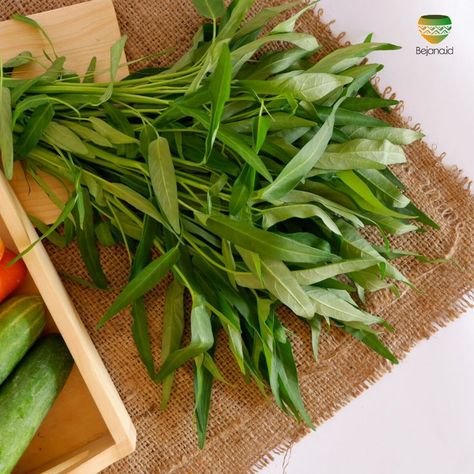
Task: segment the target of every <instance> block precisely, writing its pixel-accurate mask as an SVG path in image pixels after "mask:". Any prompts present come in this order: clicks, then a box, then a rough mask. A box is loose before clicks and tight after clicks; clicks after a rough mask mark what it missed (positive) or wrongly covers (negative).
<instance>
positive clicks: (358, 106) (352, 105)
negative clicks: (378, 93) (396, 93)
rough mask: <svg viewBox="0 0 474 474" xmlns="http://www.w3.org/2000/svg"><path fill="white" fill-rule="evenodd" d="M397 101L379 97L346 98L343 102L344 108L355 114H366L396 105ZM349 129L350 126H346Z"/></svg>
mask: <svg viewBox="0 0 474 474" xmlns="http://www.w3.org/2000/svg"><path fill="white" fill-rule="evenodd" d="M397 104H398V100H393V99H382V98H380V97H348V98H347V99H346V101H345V102H344V108H345V109H347V110H353V111H355V112H367V111H368V110H373V109H385V108H387V107H390V106H392V105H397ZM347 126H348V127H350V126H351V125H347ZM387 128H388V127H387ZM352 138H374V137H366V136H363V137H352Z"/></svg>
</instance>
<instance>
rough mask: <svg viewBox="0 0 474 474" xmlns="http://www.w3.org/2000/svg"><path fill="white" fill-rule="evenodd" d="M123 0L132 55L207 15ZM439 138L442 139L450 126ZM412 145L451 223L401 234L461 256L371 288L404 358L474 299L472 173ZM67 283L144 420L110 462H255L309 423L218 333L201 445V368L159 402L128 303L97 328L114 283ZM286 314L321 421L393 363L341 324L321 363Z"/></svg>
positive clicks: (180, 38) (155, 300)
mask: <svg viewBox="0 0 474 474" xmlns="http://www.w3.org/2000/svg"><path fill="white" fill-rule="evenodd" d="M73 3H78V0H60V1H55V0H31V1H26V0H24V1H21V0H16V1H15V0H3V1H2V2H1V6H0V18H1V19H6V18H7V17H9V16H10V15H11V14H12V13H13V12H15V11H21V12H24V13H33V12H37V11H41V10H46V9H50V8H53V7H59V6H63V5H70V4H73ZM264 3H266V4H268V3H271V2H259V6H260V5H262V4H264ZM273 3H282V2H281V1H277V2H273ZM115 6H116V9H117V13H118V18H119V21H120V24H121V28H122V31H123V32H124V33H127V34H128V35H129V38H130V40H129V43H128V49H127V54H128V57H129V58H130V59H133V58H137V57H141V56H144V55H146V54H149V53H152V52H154V51H158V50H163V49H165V48H168V47H177V51H176V53H174V54H173V55H172V58H171V59H175V58H176V57H178V56H179V55H180V54H181V53H182V52H183V51H184V50H185V49H186V48H187V46H188V45H189V43H190V38H191V36H192V34H193V33H194V31H195V30H196V29H197V27H198V25H199V22H200V20H199V18H198V17H197V15H196V13H195V12H194V9H193V8H192V5H191V1H190V0H143V1H140V0H115ZM321 13H322V12H321V11H319V13H318V15H317V16H316V17H315V16H314V15H313V14H311V13H308V14H307V15H306V16H305V17H304V18H303V21H302V24H301V28H302V29H304V30H306V31H310V32H312V33H314V34H315V35H316V36H317V37H318V39H319V41H320V42H321V43H322V44H323V45H324V50H325V51H328V50H330V49H331V48H335V47H336V46H337V45H338V44H340V40H341V38H342V37H341V35H340V36H339V37H338V38H336V37H334V36H333V35H332V34H331V32H330V30H329V28H328V27H327V25H325V24H324V23H323V22H322V21H321V19H320V16H321ZM394 80H396V78H394ZM386 93H390V91H386ZM384 118H385V119H387V120H388V121H389V122H391V123H392V124H393V125H394V126H403V125H406V122H405V120H404V119H403V118H402V117H401V116H400V115H399V114H398V113H392V114H390V116H385V117H384ZM439 139H440V141H441V142H442V137H439ZM407 152H408V159H409V162H408V164H407V165H403V166H398V167H396V168H395V171H396V173H397V174H398V175H399V176H400V177H401V179H402V180H403V181H404V182H405V183H406V184H407V185H408V187H409V195H410V197H411V198H412V199H413V200H414V201H415V202H416V203H417V205H418V206H420V207H421V208H422V209H424V210H425V211H426V212H427V213H428V214H430V215H431V216H432V217H433V218H434V219H435V220H436V221H438V222H440V223H441V230H440V231H438V232H431V231H430V232H427V233H425V234H414V235H410V236H406V237H403V238H399V239H397V243H398V244H402V245H405V246H406V248H410V249H413V250H416V251H418V252H421V253H425V254H427V255H430V256H432V257H449V258H451V259H452V261H453V262H456V264H457V265H452V264H442V265H435V266H430V265H425V264H421V263H418V262H416V261H413V260H412V259H405V261H403V262H401V264H400V265H399V266H400V268H401V269H402V270H403V271H404V272H406V274H407V275H408V276H409V277H410V279H411V280H412V281H413V282H414V283H415V284H416V285H417V286H418V288H419V289H420V290H421V292H420V293H417V292H415V291H413V290H405V291H404V292H403V294H402V297H401V298H400V299H398V300H394V299H393V297H392V296H390V295H389V294H387V293H384V292H379V293H378V294H376V295H374V296H373V297H371V299H370V307H371V308H372V309H374V310H376V311H377V312H378V313H379V314H381V315H382V316H383V317H384V318H386V319H387V320H388V321H389V322H390V323H391V324H392V325H393V326H395V328H396V332H395V333H394V334H389V335H385V336H384V340H385V341H386V342H387V343H388V345H389V346H390V348H392V350H393V351H394V352H395V353H396V354H397V355H398V356H399V357H401V358H403V356H404V355H405V354H406V353H407V351H409V350H410V349H411V348H412V347H413V346H414V345H415V344H416V343H417V342H418V341H420V340H422V339H424V338H427V337H428V336H430V335H431V334H432V333H433V332H435V331H436V330H437V329H438V328H439V327H440V326H443V325H445V324H446V323H447V322H449V321H450V320H452V319H455V318H456V317H457V316H459V315H460V314H461V313H462V312H463V311H464V310H466V309H467V308H469V307H471V306H472V305H473V304H474V293H473V291H472V289H473V287H474V252H473V250H474V238H473V229H474V226H473V224H474V200H473V199H472V197H471V195H470V192H469V190H468V180H467V179H466V178H463V177H462V175H461V174H460V172H459V171H458V170H456V169H454V168H449V169H448V168H446V167H444V166H443V164H442V162H441V159H442V157H439V156H436V155H435V153H434V151H433V150H432V149H430V148H429V147H428V146H427V145H426V143H416V144H414V145H412V146H410V147H408V149H407ZM47 248H48V251H49V253H50V255H51V258H52V259H53V262H54V264H55V265H56V267H57V268H58V269H59V270H61V269H64V270H66V271H68V272H70V273H75V274H77V275H81V276H83V277H86V274H85V272H84V268H83V266H82V264H81V263H80V257H79V255H78V252H77V249H76V248H75V247H72V248H68V249H63V250H58V249H56V248H54V247H52V246H50V245H48V246H47ZM102 258H103V264H104V267H105V269H106V272H107V275H108V276H109V279H110V284H111V286H112V287H113V288H120V286H121V285H123V284H124V283H125V282H126V280H127V275H128V261H127V256H126V254H125V252H124V251H123V249H121V248H119V247H117V248H111V249H103V250H102ZM65 284H66V287H67V289H68V291H69V293H70V295H71V297H72V299H73V301H74V303H75V304H76V306H77V309H78V311H79V313H80V314H81V316H82V318H83V321H84V322H85V324H86V325H87V327H88V328H89V331H90V333H91V336H92V338H93V340H94V342H95V344H96V346H97V348H98V350H99V352H100V354H101V355H102V357H103V358H104V361H105V363H106V365H107V367H108V369H109V371H110V373H111V375H112V378H113V380H114V382H115V383H116V385H117V387H118V389H119V391H120V394H121V396H122V398H123V399H124V401H125V404H126V405H127V408H128V410H129V412H130V414H131V416H132V418H133V421H134V423H135V425H136V427H137V431H138V446H137V451H136V452H135V453H134V454H132V455H131V456H129V457H128V458H127V459H125V460H123V461H120V462H118V463H116V464H115V465H114V466H112V467H111V468H109V469H108V470H107V472H109V473H121V474H124V473H127V472H129V473H134V474H138V473H147V474H148V473H150V474H152V473H158V472H160V473H171V472H173V473H196V474H202V473H242V472H246V471H249V470H250V471H255V470H258V468H259V467H262V466H263V465H265V464H266V463H267V462H268V461H269V460H270V459H272V453H279V452H283V451H284V450H285V449H287V447H288V446H289V445H290V444H291V443H292V442H293V441H295V440H297V439H299V438H300V437H302V436H303V435H304V434H305V433H306V431H307V430H306V428H305V427H304V426H302V425H298V424H296V423H294V422H293V421H291V420H290V419H289V418H287V417H286V416H285V415H283V414H282V413H281V412H280V411H279V410H278V409H277V408H276V406H275V405H274V404H273V403H272V402H271V401H270V400H265V399H263V398H262V396H261V394H260V393H259V392H258V390H257V389H256V387H255V386H254V385H250V386H249V385H246V384H245V383H244V382H243V380H242V378H241V377H240V376H239V375H238V370H237V367H236V366H235V363H234V362H233V360H232V358H231V357H229V354H228V351H227V350H226V349H225V345H226V344H225V341H220V344H219V350H218V353H217V363H218V365H219V367H220V368H221V369H222V371H223V373H224V374H225V377H226V378H227V379H228V380H229V381H230V382H231V383H230V384H229V385H223V384H221V383H218V382H216V384H215V387H214V393H213V405H212V414H211V417H210V422H209V435H208V441H207V445H206V449H205V450H204V451H200V450H199V449H198V448H197V442H196V435H195V427H194V422H193V418H192V411H193V387H192V369H191V367H190V366H187V367H185V368H183V369H181V370H179V371H178V374H177V377H176V383H175V391H174V392H175V393H174V397H173V398H172V401H171V404H170V407H169V409H168V411H166V412H164V413H163V412H161V411H160V408H159V404H160V389H159V388H158V387H157V386H155V385H154V384H153V383H151V382H150V381H149V379H148V377H147V374H146V372H145V370H144V368H143V366H142V365H141V363H140V361H139V358H138V356H137V353H136V350H135V348H134V345H133V342H132V337H131V334H130V316H129V314H128V313H124V314H122V315H120V317H117V318H116V319H115V320H114V321H112V322H111V323H109V324H108V325H107V326H106V328H105V329H103V330H102V331H100V332H97V331H96V330H95V328H94V327H95V324H96V322H97V321H98V319H99V317H100V316H101V314H102V312H103V310H104V309H105V308H106V307H107V306H108V305H109V304H110V303H111V301H112V300H113V298H114V296H115V294H116V293H115V292H98V291H94V290H90V289H86V288H83V287H81V286H78V285H76V284H74V283H71V282H69V281H65ZM166 284H167V283H165V284H163V285H161V286H160V288H157V289H156V291H154V292H153V294H152V295H150V298H149V308H150V313H151V329H152V331H153V338H154V339H155V342H157V343H158V344H159V341H160V337H161V336H160V333H161V320H162V318H161V316H162V305H163V296H162V295H163V291H164V289H165V286H166ZM284 319H285V321H284V322H285V324H287V326H288V327H289V328H290V330H291V332H292V334H291V339H292V342H293V347H294V351H295V355H296V359H297V361H298V365H299V374H300V380H301V385H302V390H303V396H304V400H305V403H306V406H307V407H308V411H309V413H310V414H311V416H312V417H313V420H314V421H315V423H316V424H317V425H318V424H320V423H322V422H323V421H325V420H327V419H328V418H330V417H331V416H332V415H333V414H334V412H335V411H336V410H338V409H339V408H341V407H342V406H343V405H345V404H346V403H348V402H349V401H350V400H351V399H352V398H353V397H355V396H357V395H358V394H359V393H361V392H362V391H363V390H365V389H366V388H367V387H368V386H369V385H370V384H371V383H374V382H375V381H376V380H377V379H378V378H379V377H381V376H382V375H383V374H384V373H386V372H387V371H388V370H389V367H388V366H387V364H385V363H384V362H383V361H382V359H381V357H379V356H377V355H375V354H374V353H372V352H370V351H369V350H366V349H365V348H364V347H363V346H362V345H360V344H359V343H358V342H356V341H354V340H353V339H350V338H348V337H344V336H342V334H340V333H339V332H337V331H332V332H331V333H330V334H324V335H323V338H322V342H321V361H320V362H319V364H318V365H316V364H315V363H314V362H313V360H312V356H311V352H310V339H309V334H308V328H307V327H306V326H304V325H303V324H301V323H300V322H298V321H297V320H296V318H295V317H292V316H291V315H289V314H286V315H285V318H284ZM157 357H158V354H157Z"/></svg>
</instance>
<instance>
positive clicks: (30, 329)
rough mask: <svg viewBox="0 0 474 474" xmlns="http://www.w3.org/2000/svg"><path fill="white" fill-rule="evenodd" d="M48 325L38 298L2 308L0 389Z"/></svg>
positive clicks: (13, 300) (19, 299)
mask: <svg viewBox="0 0 474 474" xmlns="http://www.w3.org/2000/svg"><path fill="white" fill-rule="evenodd" d="M45 322H46V319H45V315H44V305H43V301H42V299H41V298H40V297H39V296H15V297H13V298H10V299H9V300H7V301H6V302H5V303H3V304H2V305H1V306H0V385H1V384H2V383H3V382H4V381H5V380H6V378H7V377H8V375H9V374H10V373H11V371H12V370H13V369H14V368H15V366H16V365H17V364H18V362H20V360H21V359H22V358H23V356H24V355H25V354H26V352H27V351H28V349H29V348H30V347H31V346H32V345H33V344H34V342H35V341H36V339H38V337H39V336H40V334H41V333H42V332H43V329H44V325H45ZM0 429H1V427H0Z"/></svg>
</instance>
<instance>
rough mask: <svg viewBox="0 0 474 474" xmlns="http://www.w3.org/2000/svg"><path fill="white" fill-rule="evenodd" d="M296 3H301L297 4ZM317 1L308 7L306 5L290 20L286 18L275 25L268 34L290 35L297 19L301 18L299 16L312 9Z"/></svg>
mask: <svg viewBox="0 0 474 474" xmlns="http://www.w3.org/2000/svg"><path fill="white" fill-rule="evenodd" d="M298 3H301V2H297V4H298ZM316 3H317V1H316V2H310V3H308V5H306V6H305V7H304V8H300V9H299V10H298V11H297V12H296V13H295V14H294V15H292V16H291V17H290V18H288V19H287V20H284V21H282V22H281V23H278V25H276V26H275V27H274V28H273V29H272V31H271V32H270V34H276V33H291V32H292V31H294V30H295V27H296V22H297V21H298V20H299V18H300V17H301V15H303V14H304V13H305V12H307V11H308V10H310V9H312V8H314V7H315V5H316Z"/></svg>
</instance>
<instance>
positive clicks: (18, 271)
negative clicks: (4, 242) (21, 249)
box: [0, 249, 26, 303]
mask: <svg viewBox="0 0 474 474" xmlns="http://www.w3.org/2000/svg"><path fill="white" fill-rule="evenodd" d="M15 257H16V254H15V253H13V252H12V251H11V250H8V249H5V250H4V251H3V256H2V259H1V260H0V303H1V302H2V301H3V300H4V299H5V298H7V296H8V295H10V294H11V293H13V292H14V291H15V290H16V289H17V288H18V287H19V286H20V285H21V284H22V283H23V281H24V280H25V277H26V265H25V264H24V263H23V261H22V260H18V262H16V263H14V264H13V265H11V266H7V265H8V263H9V262H11V261H12V260H13V259H14V258H15Z"/></svg>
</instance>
